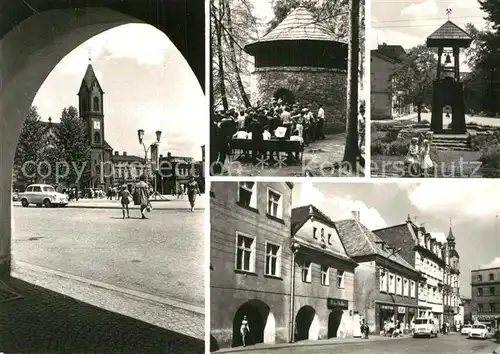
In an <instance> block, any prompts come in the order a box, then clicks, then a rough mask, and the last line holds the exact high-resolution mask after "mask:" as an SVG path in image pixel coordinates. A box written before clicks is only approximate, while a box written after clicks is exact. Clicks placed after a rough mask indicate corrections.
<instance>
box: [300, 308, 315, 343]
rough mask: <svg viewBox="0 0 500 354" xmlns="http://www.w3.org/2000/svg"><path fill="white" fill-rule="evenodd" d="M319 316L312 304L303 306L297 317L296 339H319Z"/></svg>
mask: <svg viewBox="0 0 500 354" xmlns="http://www.w3.org/2000/svg"><path fill="white" fill-rule="evenodd" d="M319 329H320V325H319V318H318V316H317V315H316V311H315V310H314V309H313V308H312V307H311V306H303V307H301V308H300V310H299V312H297V316H296V317H295V340H296V341H300V340H306V339H310V340H317V339H319Z"/></svg>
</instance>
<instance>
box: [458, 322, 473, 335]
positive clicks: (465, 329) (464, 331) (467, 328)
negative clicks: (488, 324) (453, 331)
mask: <svg viewBox="0 0 500 354" xmlns="http://www.w3.org/2000/svg"><path fill="white" fill-rule="evenodd" d="M471 328H472V325H470V324H466V325H464V326H463V327H462V330H461V331H460V334H461V335H463V336H466V335H469V333H470V330H471Z"/></svg>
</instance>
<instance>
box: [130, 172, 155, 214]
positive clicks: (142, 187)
mask: <svg viewBox="0 0 500 354" xmlns="http://www.w3.org/2000/svg"><path fill="white" fill-rule="evenodd" d="M145 180H146V178H145V176H144V175H142V176H140V177H139V182H138V183H137V184H136V185H135V190H134V204H135V205H140V207H141V216H142V218H143V219H147V217H146V215H144V211H145V210H146V209H148V208H151V206H150V201H149V187H148V185H147V183H146V182H145Z"/></svg>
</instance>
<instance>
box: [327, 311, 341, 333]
mask: <svg viewBox="0 0 500 354" xmlns="http://www.w3.org/2000/svg"><path fill="white" fill-rule="evenodd" d="M343 314H344V312H343V311H342V310H341V309H339V308H335V309H333V310H332V311H331V312H330V315H328V338H336V337H337V332H338V330H339V327H340V323H341V322H342V315H343Z"/></svg>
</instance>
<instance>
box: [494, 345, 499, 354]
mask: <svg viewBox="0 0 500 354" xmlns="http://www.w3.org/2000/svg"><path fill="white" fill-rule="evenodd" d="M493 354H500V346H499V347H497V348H495V349H493Z"/></svg>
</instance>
